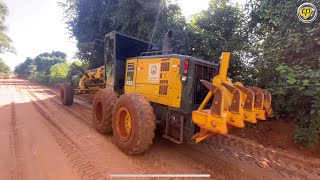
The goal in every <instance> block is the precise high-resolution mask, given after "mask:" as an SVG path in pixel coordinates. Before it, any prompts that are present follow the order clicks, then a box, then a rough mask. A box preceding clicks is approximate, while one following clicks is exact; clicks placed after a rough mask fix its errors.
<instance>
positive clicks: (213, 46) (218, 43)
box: [174, 0, 249, 82]
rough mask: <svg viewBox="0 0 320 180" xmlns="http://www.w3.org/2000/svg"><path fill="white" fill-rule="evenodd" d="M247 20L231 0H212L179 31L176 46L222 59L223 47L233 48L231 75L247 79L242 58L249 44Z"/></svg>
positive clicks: (198, 55)
mask: <svg viewBox="0 0 320 180" xmlns="http://www.w3.org/2000/svg"><path fill="white" fill-rule="evenodd" d="M246 26H247V23H246V21H245V16H244V14H243V13H242V11H241V8H240V7H239V6H238V5H236V4H232V3H231V2H230V1H229V0H212V1H211V2H210V7H209V9H208V10H205V11H202V12H201V13H199V14H196V15H194V16H193V18H192V20H191V22H190V23H189V24H188V26H187V27H186V28H185V30H184V31H182V32H179V33H177V37H175V38H174V39H175V42H174V46H175V49H176V50H178V52H179V53H182V54H188V55H192V56H195V57H198V58H202V59H205V60H208V61H212V62H215V63H219V57H220V55H221V52H222V51H226V50H227V51H230V52H232V57H231V61H230V68H229V71H228V72H229V76H230V77H231V78H233V79H234V80H240V81H244V82H248V81H249V80H248V77H249V76H248V75H247V73H246V71H247V69H248V66H247V65H246V64H245V63H246V62H245V61H244V60H243V57H244V56H245V55H246V52H247V49H248V47H249V43H248V42H249V41H248V35H247V33H246V31H247V28H246Z"/></svg>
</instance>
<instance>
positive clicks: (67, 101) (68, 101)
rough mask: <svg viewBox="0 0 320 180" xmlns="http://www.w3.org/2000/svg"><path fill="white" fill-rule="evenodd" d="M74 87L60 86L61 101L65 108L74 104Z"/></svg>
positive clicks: (67, 84)
mask: <svg viewBox="0 0 320 180" xmlns="http://www.w3.org/2000/svg"><path fill="white" fill-rule="evenodd" d="M73 96H74V92H73V87H72V85H71V84H70V83H61V84H60V100H61V103H62V104H63V105H65V106H71V105H72V104H73Z"/></svg>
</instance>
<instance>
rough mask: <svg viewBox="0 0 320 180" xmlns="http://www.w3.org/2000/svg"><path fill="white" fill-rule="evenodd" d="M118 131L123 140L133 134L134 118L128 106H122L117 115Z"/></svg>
mask: <svg viewBox="0 0 320 180" xmlns="http://www.w3.org/2000/svg"><path fill="white" fill-rule="evenodd" d="M116 125H117V128H116V129H117V132H118V134H119V136H120V140H121V141H127V140H128V139H129V138H130V136H131V131H132V119H131V115H130V113H129V111H128V109H127V108H125V107H121V108H120V109H119V110H118V112H117V117H116Z"/></svg>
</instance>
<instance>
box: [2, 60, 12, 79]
mask: <svg viewBox="0 0 320 180" xmlns="http://www.w3.org/2000/svg"><path fill="white" fill-rule="evenodd" d="M10 73H11V70H10V67H9V66H8V65H7V64H5V63H4V61H3V60H2V59H0V78H5V77H8V76H9V75H10Z"/></svg>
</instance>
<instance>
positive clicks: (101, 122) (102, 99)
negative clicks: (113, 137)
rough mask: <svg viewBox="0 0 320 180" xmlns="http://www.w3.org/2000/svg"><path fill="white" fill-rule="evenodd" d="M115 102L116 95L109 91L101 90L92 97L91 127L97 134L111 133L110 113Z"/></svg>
mask: <svg viewBox="0 0 320 180" xmlns="http://www.w3.org/2000/svg"><path fill="white" fill-rule="evenodd" d="M117 100H118V96H117V94H116V93H115V92H114V91H112V90H109V89H102V90H100V91H98V93H97V94H96V95H95V96H94V100H93V113H92V114H93V126H94V128H95V129H96V130H97V131H98V132H100V133H102V134H107V133H111V132H112V111H113V108H114V106H115V104H116V102H117Z"/></svg>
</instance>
